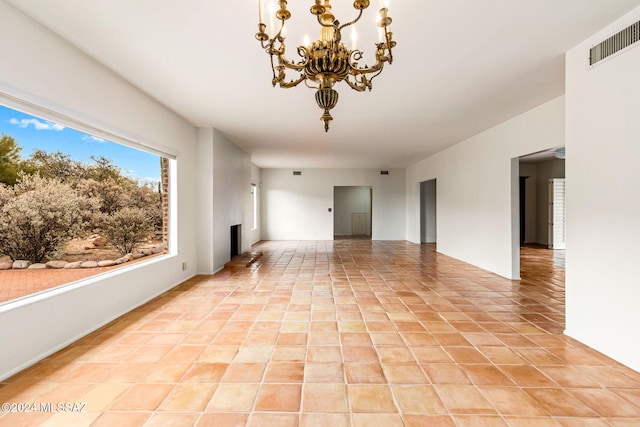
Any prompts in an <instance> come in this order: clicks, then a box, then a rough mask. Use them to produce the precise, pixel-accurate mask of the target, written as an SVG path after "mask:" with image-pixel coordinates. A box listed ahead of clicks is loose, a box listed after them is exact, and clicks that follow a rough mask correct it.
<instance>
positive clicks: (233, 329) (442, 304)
mask: <svg viewBox="0 0 640 427" xmlns="http://www.w3.org/2000/svg"><path fill="white" fill-rule="evenodd" d="M253 251H254V255H253V257H251V258H247V257H242V256H240V257H238V258H236V259H235V260H234V261H233V262H232V263H230V264H229V265H228V267H227V268H226V269H225V270H223V271H221V272H220V273H218V274H216V275H215V276H199V277H195V278H193V279H191V280H189V281H187V282H185V283H183V284H182V285H180V286H178V287H177V288H175V289H173V290H172V291H170V292H167V293H165V294H164V295H162V296H160V297H158V298H156V299H154V300H153V301H151V302H149V303H147V304H145V305H144V306H142V307H140V308H138V309H136V310H134V311H132V312H130V313H128V314H127V315H125V316H123V317H121V318H120V319H118V320H117V321H114V322H112V323H110V324H109V325H107V326H105V327H103V328H102V329H100V330H98V331H96V332H94V333H92V334H90V335H89V336H87V337H85V338H83V339H82V340H80V341H78V342H76V343H75V344H73V345H71V346H70V347H68V348H66V349H64V350H62V351H60V352H58V353H56V354H54V355H52V356H50V357H48V358H47V359H45V360H43V361H42V362H40V363H38V364H37V365H35V366H33V367H31V368H29V369H27V370H25V371H23V372H21V373H19V374H17V375H15V376H13V377H12V378H9V379H7V380H5V382H4V383H2V385H1V386H0V401H1V402H14V403H35V404H37V405H40V406H38V407H37V409H41V404H45V406H44V409H48V408H47V407H46V404H47V403H49V402H51V403H53V409H55V408H56V404H57V403H59V402H67V403H69V404H79V405H82V409H83V412H58V413H55V412H53V411H47V412H36V413H13V412H3V413H0V425H1V426H12V427H14V426H27V425H31V426H40V425H45V426H65V427H67V426H85V425H86V426H88V425H91V426H118V427H124V426H140V425H144V426H191V425H198V426H215V427H225V426H260V427H268V426H274V427H289V426H305V427H310V426H322V427H329V426H331V427H344V426H358V427H368V426H384V427H395V426H406V427H413V426H421V427H424V426H474V427H475V426H544V427H546V426H638V425H640V373H637V372H635V371H633V370H631V369H629V368H626V367H624V366H622V365H620V364H618V363H616V362H614V361H613V360H611V359H609V358H607V357H605V356H603V355H602V354H600V353H598V352H596V351H594V350H592V349H590V348H589V347H586V346H584V345H582V344H580V343H578V342H576V341H574V340H572V339H570V338H568V337H565V336H563V335H562V330H563V328H564V263H563V260H562V254H558V253H555V254H554V252H553V251H548V250H546V249H539V248H524V249H523V250H522V280H521V281H511V280H507V279H504V278H501V277H499V276H496V275H494V274H492V273H488V272H486V271H484V270H481V269H479V268H477V267H474V266H471V265H469V264H465V263H463V262H460V261H457V260H454V259H452V258H449V257H447V256H444V255H441V254H438V253H436V251H435V246H434V245H416V244H412V243H408V242H380V241H367V240H339V241H318V242H316V241H305V242H263V243H260V244H258V245H256V246H254V248H253ZM629 338H630V339H635V337H629ZM2 351H10V349H4V348H3V350H2ZM5 408H10V407H6V406H3V409H5ZM14 408H17V406H14ZM69 409H70V410H73V409H79V407H73V406H70V407H69Z"/></svg>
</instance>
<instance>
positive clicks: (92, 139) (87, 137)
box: [82, 135, 105, 142]
mask: <svg viewBox="0 0 640 427" xmlns="http://www.w3.org/2000/svg"><path fill="white" fill-rule="evenodd" d="M82 140H83V141H96V142H105V140H104V139H102V138H98V137H97V136H93V135H84V136H83V137H82Z"/></svg>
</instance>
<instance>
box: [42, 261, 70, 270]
mask: <svg viewBox="0 0 640 427" xmlns="http://www.w3.org/2000/svg"><path fill="white" fill-rule="evenodd" d="M67 264H69V263H68V262H67V261H49V262H48V263H47V267H49V268H64V267H65V266H66V265H67Z"/></svg>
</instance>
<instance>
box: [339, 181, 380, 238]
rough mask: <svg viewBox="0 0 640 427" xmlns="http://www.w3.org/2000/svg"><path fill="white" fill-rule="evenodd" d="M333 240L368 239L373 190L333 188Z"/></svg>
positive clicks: (349, 187)
mask: <svg viewBox="0 0 640 427" xmlns="http://www.w3.org/2000/svg"><path fill="white" fill-rule="evenodd" d="M333 208H334V212H333V236H334V239H369V240H371V235H372V232H371V231H372V210H373V209H372V208H373V188H372V187H367V186H340V187H334V188H333Z"/></svg>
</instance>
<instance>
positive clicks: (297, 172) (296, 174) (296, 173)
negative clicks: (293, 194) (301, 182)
mask: <svg viewBox="0 0 640 427" xmlns="http://www.w3.org/2000/svg"><path fill="white" fill-rule="evenodd" d="M293 174H294V175H295V176H300V175H302V171H293Z"/></svg>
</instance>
